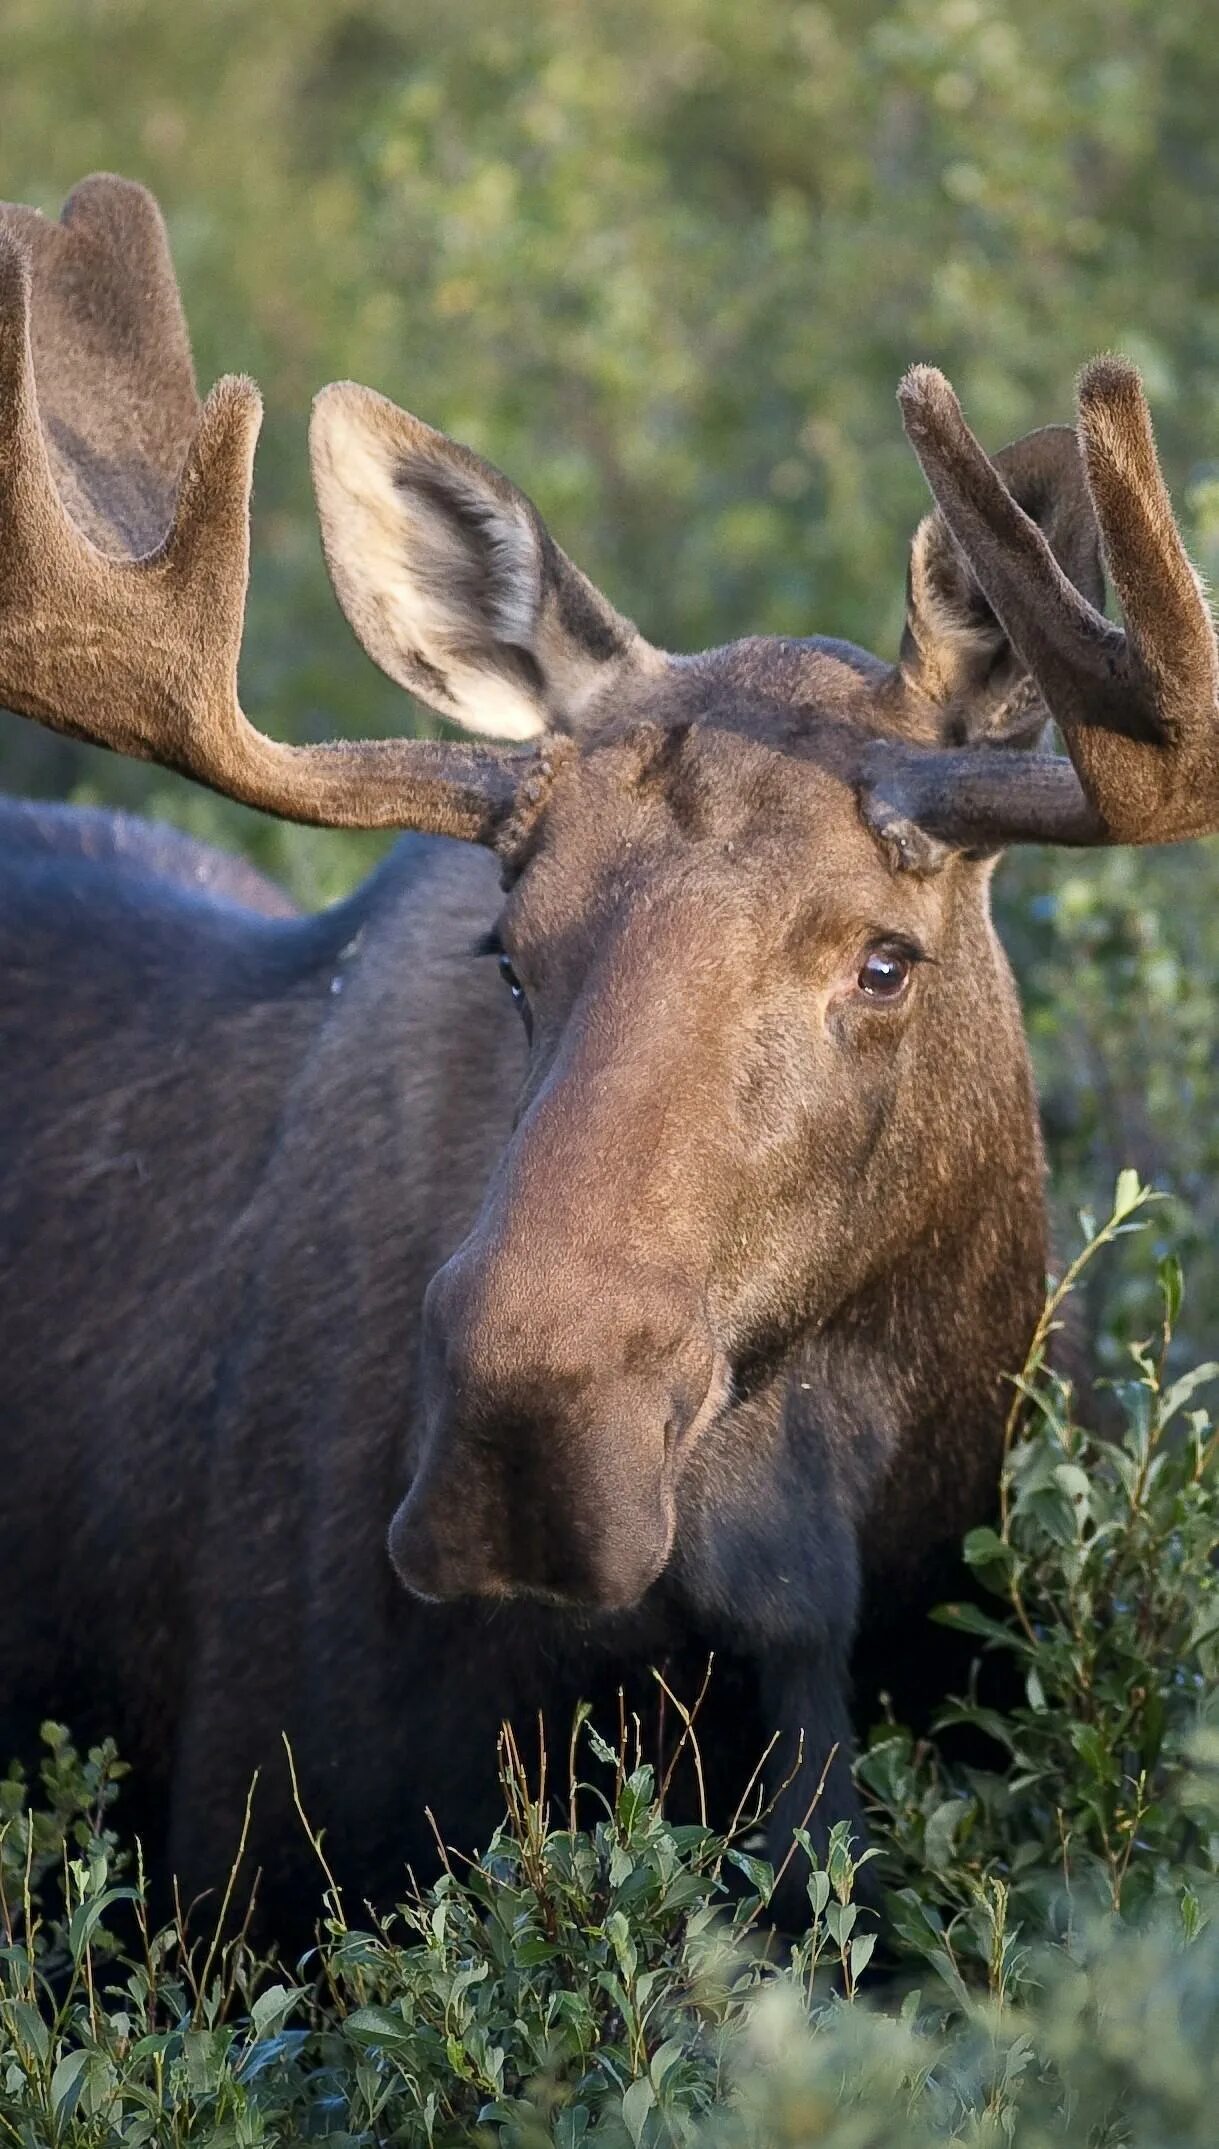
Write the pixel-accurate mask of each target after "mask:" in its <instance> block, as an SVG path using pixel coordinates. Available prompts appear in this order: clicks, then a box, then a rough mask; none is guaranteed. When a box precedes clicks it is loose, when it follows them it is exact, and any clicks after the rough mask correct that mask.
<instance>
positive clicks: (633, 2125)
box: [622, 2074, 656, 2149]
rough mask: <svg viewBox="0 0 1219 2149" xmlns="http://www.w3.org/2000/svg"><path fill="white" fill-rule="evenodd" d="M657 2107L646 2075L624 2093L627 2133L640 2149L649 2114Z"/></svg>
mask: <svg viewBox="0 0 1219 2149" xmlns="http://www.w3.org/2000/svg"><path fill="white" fill-rule="evenodd" d="M655 2107H656V2092H655V2090H654V2089H653V2087H652V2084H651V2082H650V2081H649V2079H648V2077H647V2075H646V2074H641V2075H640V2076H639V2077H638V2079H637V2080H636V2081H634V2082H632V2083H631V2084H630V2085H629V2087H628V2088H626V2089H624V2090H623V2092H622V2118H623V2123H624V2124H625V2127H626V2131H627V2133H628V2134H629V2135H630V2137H631V2140H632V2141H633V2142H634V2144H635V2149H639V2144H640V2142H641V2140H642V2138H643V2130H644V2127H645V2126H646V2124H647V2118H648V2113H649V2112H651V2111H654V2110H655Z"/></svg>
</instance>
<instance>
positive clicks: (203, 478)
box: [0, 176, 531, 841]
mask: <svg viewBox="0 0 1219 2149" xmlns="http://www.w3.org/2000/svg"><path fill="white" fill-rule="evenodd" d="M261 413H262V406H261V402H260V399H259V395H258V390H257V389H256V388H255V386H254V384H253V382H252V381H248V380H243V379H238V378H234V377H230V378H228V379H225V380H222V381H220V382H219V383H218V385H217V386H216V387H215V388H214V389H213V390H212V393H211V395H210V396H209V397H208V399H207V402H206V403H205V404H204V405H203V406H202V408H200V405H199V400H198V397H197V395H196V392H195V382H194V371H193V367H192V363H191V355H190V344H189V340H188V337H187V332H186V325H185V321H184V319H183V315H182V308H181V304H180V301H179V298H178V291H177V285H176V282H175V279H174V273H173V267H172V264H171V261H170V257H169V248H168V243H167V241H166V237H165V230H164V226H163V224H162V222H161V217H160V212H159V211H158V209H157V206H156V204H155V202H154V201H153V199H152V197H151V195H150V194H148V193H146V192H145V190H144V189H143V188H142V187H139V186H135V185H133V184H132V183H131V182H130V181H126V180H121V179H116V178H111V177H108V176H102V177H97V178H93V179H89V180H86V181H85V182H84V183H83V184H82V185H81V186H79V187H77V188H76V190H75V192H74V193H73V194H72V195H71V197H70V198H69V200H68V202H67V205H66V207H65V209H64V213H63V218H62V220H61V221H60V222H59V223H53V222H51V221H50V220H48V219H47V218H45V217H42V216H39V215H38V214H36V213H35V212H34V211H33V210H29V209H23V208H18V207H7V206H0V705H3V706H6V707H8V708H11V709H14V710H16V711H17V712H19V713H20V714H22V715H25V716H29V717H33V718H34V719H35V720H36V721H37V722H39V723H42V724H47V725H49V726H50V727H51V728H52V729H53V730H57V731H63V732H68V733H70V734H71V735H73V736H74V737H77V738H82V739H88V740H91V741H93V742H95V743H96V744H98V745H101V746H109V747H112V748H114V749H115V750H116V751H117V752H119V753H123V754H130V755H134V756H135V757H137V758H138V759H142V760H149V761H159V762H162V763H164V764H165V765H166V766H168V767H171V768H175V769H179V770H181V771H182V772H183V773H184V774H186V775H189V776H193V777H195V778H196V779H197V780H198V781H199V782H201V783H205V784H208V785H209V786H210V787H211V788H212V789H213V790H216V791H221V792H223V793H224V794H225V795H226V796H228V797H230V798H234V799H240V800H242V801H243V802H244V803H245V804H247V805H251V806H260V807H263V808H265V809H266V810H267V811H268V812H271V813H275V814H279V815H280V816H282V817H284V818H286V819H289V820H297V821H313V822H320V823H323V824H326V825H328V826H331V827H345V828H385V827H398V828H418V829H424V830H428V831H430V832H432V833H435V834H442V835H451V836H464V837H467V838H469V839H472V840H475V841H493V840H494V838H495V835H496V832H497V830H498V829H499V828H500V827H501V826H502V824H503V823H504V821H505V820H506V818H507V817H508V815H509V813H510V811H511V808H512V805H513V801H514V798H515V796H516V792H517V786H518V781H519V777H520V774H521V767H522V760H523V759H526V760H527V759H530V758H531V757H522V756H521V755H519V754H517V755H507V754H499V753H496V752H495V751H494V750H492V749H487V748H482V747H478V746H474V745H466V744H453V745H449V744H443V743H440V742H437V741H435V740H423V739H392V740H367V741H359V742H347V741H338V742H335V743H334V744H327V745H320V746H303V747H301V746H289V745H285V744H282V743H280V742H279V741H276V740H273V739H270V738H267V737H266V736H265V735H264V734H263V733H262V732H260V731H257V730H256V729H255V728H254V727H253V725H251V724H250V723H249V722H248V721H247V719H246V717H245V716H244V715H243V714H242V710H241V707H240V703H239V701H238V697H237V663H238V657H239V654H240V649H241V636H242V627H243V623H244V616H245V596H246V582H247V576H248V568H249V500H250V485H251V478H252V469H253V456H254V444H255V441H256V439H257V436H258V429H259V425H260V423H261Z"/></svg>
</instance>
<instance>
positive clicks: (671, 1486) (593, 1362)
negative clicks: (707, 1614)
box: [389, 1245, 727, 1610]
mask: <svg viewBox="0 0 1219 2149" xmlns="http://www.w3.org/2000/svg"><path fill="white" fill-rule="evenodd" d="M424 1352H425V1366H424V1395H425V1410H424V1428H423V1438H422V1443H421V1451H420V1454H419V1459H418V1467H417V1470H416V1474H415V1478H414V1481H413V1483H412V1485H411V1487H410V1490H409V1492H408V1494H407V1496H406V1498H405V1500H404V1501H403V1503H402V1506H401V1507H400V1508H399V1510H398V1512H397V1514H396V1515H395V1517H394V1520H393V1523H392V1525H391V1528H390V1535H389V1549H390V1555H391V1558H392V1560H393V1563H394V1566H395V1568H396V1569H397V1572H398V1574H399V1576H400V1577H401V1579H402V1581H403V1582H405V1584H406V1585H407V1587H408V1588H409V1589H411V1590H412V1591H414V1592H415V1593H416V1594H417V1595H419V1596H422V1597H427V1598H432V1599H448V1598H452V1597H459V1596H495V1597H500V1596H515V1595H527V1596H540V1597H544V1598H550V1599H557V1600H561V1601H563V1602H566V1603H572V1604H583V1605H588V1606H590V1607H596V1608H598V1609H602V1610H609V1609H613V1608H621V1607H626V1606H629V1605H633V1604H636V1603H637V1602H638V1601H639V1599H640V1598H641V1597H642V1596H643V1595H644V1593H645V1591H646V1590H647V1589H648V1588H649V1587H650V1585H651V1584H652V1583H653V1582H654V1581H655V1580H656V1578H657V1576H658V1575H659V1574H660V1572H661V1570H662V1568H663V1567H664V1565H665V1562H666V1560H667V1559H668V1556H669V1552H670V1550H671V1547H672V1543H673V1532H674V1524H675V1486H676V1480H677V1474H678V1469H679V1466H680V1461H681V1458H682V1456H683V1453H684V1452H686V1451H687V1449H688V1445H689V1442H690V1440H691V1438H692V1436H694V1435H696V1434H697V1433H698V1432H699V1431H700V1430H701V1429H702V1427H703V1426H704V1425H705V1424H706V1423H708V1422H709V1420H710V1418H711V1417H712V1416H713V1415H714V1414H715V1412H716V1410H717V1409H718V1407H719V1406H720V1403H721V1402H722V1400H723V1394H724V1393H725V1392H726V1389H727V1380H726V1378H721V1376H720V1374H719V1371H718V1366H717V1354H716V1350H715V1345H714V1341H713V1338H712V1335H711V1331H710V1328H709V1326H708V1323H707V1320H706V1316H705V1314H704V1311H703V1307H702V1302H701V1297H700V1295H699V1294H698V1293H697V1292H696V1291H694V1290H693V1289H692V1288H691V1287H690V1285H689V1284H688V1283H686V1282H685V1281H684V1279H682V1278H681V1277H678V1276H674V1275H672V1274H670V1273H668V1272H667V1271H662V1270H656V1271H653V1270H650V1269H640V1270H638V1271H636V1272H634V1273H633V1274H631V1275H629V1276H624V1275H623V1274H622V1272H621V1271H620V1270H616V1271H614V1272H613V1274H612V1275H611V1273H610V1272H609V1270H608V1269H607V1270H606V1271H605V1272H604V1273H602V1272H601V1271H600V1270H599V1269H597V1268H595V1267H593V1266H591V1265H585V1264H574V1265H570V1264H562V1265H560V1264H557V1263H556V1264H554V1265H551V1264H546V1265H545V1266H544V1267H543V1266H541V1265H539V1264H537V1263H536V1261H531V1262H526V1261H524V1260H522V1259H520V1258H519V1257H518V1258H513V1256H512V1254H511V1252H510V1250H509V1249H507V1248H500V1249H498V1250H496V1251H495V1252H493V1253H490V1254H489V1253H488V1252H487V1251H486V1249H485V1248H480V1249H478V1250H477V1251H475V1250H474V1249H472V1248H470V1247H469V1245H468V1246H467V1248H466V1249H463V1250H462V1252H461V1253H459V1254H457V1255H456V1256H455V1257H454V1259H453V1260H452V1261H450V1262H449V1263H448V1264H447V1265H446V1267H445V1268H443V1269H442V1270H441V1271H440V1272H439V1274H438V1275H437V1276H436V1278H435V1279H434V1280H433V1283H432V1285H431V1288H430V1290H429V1292H428V1296H427V1301H426V1305H425V1311H424Z"/></svg>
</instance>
